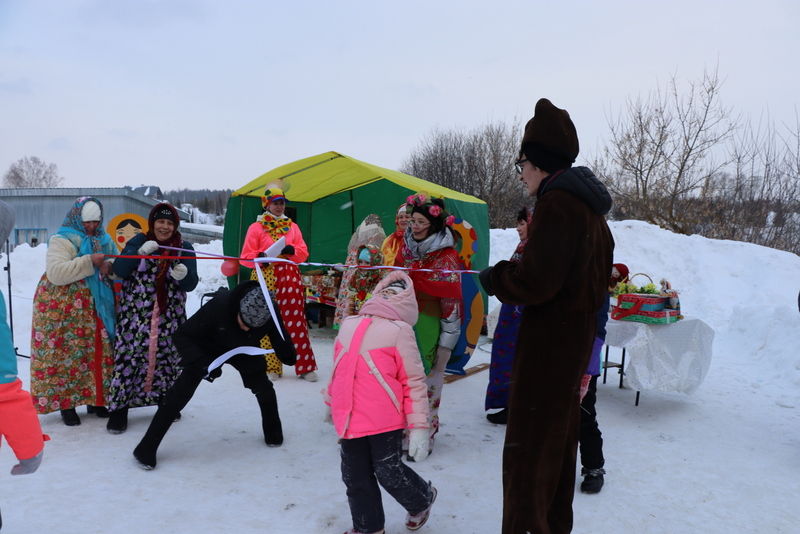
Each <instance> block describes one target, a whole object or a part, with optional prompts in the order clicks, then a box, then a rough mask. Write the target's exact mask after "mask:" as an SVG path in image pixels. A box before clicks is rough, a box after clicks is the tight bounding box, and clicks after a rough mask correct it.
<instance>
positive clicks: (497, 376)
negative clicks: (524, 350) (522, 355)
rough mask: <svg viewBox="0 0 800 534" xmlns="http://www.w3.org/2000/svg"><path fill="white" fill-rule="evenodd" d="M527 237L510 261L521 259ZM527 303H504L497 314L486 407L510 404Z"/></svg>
mask: <svg viewBox="0 0 800 534" xmlns="http://www.w3.org/2000/svg"><path fill="white" fill-rule="evenodd" d="M527 241H528V240H527V239H523V240H522V241H520V242H519V244H518V245H517V248H516V250H514V253H513V254H512V255H511V259H510V261H511V262H514V263H518V262H519V261H520V258H522V251H523V250H524V249H525V243H527ZM523 308H524V306H517V305H514V304H505V303H503V304H501V306H500V314H499V315H498V317H497V327H496V328H495V330H494V338H493V339H492V358H491V363H490V365H489V386H488V387H487V388H486V403H485V409H486V410H492V409H495V408H507V407H508V389H509V387H510V385H511V370H512V368H513V364H514V353H515V352H516V350H517V334H518V333H519V324H520V323H521V322H522V310H523Z"/></svg>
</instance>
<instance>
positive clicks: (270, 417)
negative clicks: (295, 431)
mask: <svg viewBox="0 0 800 534" xmlns="http://www.w3.org/2000/svg"><path fill="white" fill-rule="evenodd" d="M256 400H258V407H259V408H260V409H261V428H262V429H263V431H264V442H265V443H266V444H267V446H269V447H279V446H281V445H282V444H283V427H282V426H281V418H280V416H279V415H278V397H277V396H276V395H275V390H274V389H272V388H269V389H265V390H264V391H260V392H258V393H256Z"/></svg>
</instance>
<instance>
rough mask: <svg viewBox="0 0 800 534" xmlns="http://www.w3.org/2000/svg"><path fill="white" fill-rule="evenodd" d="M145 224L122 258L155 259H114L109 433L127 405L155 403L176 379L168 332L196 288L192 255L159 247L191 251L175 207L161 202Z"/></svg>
mask: <svg viewBox="0 0 800 534" xmlns="http://www.w3.org/2000/svg"><path fill="white" fill-rule="evenodd" d="M148 224H149V228H148V230H147V233H146V234H145V233H140V234H136V235H135V236H134V237H132V238H131V239H130V240H128V242H127V243H126V245H125V249H124V250H123V251H122V256H135V255H141V256H156V257H153V258H148V259H137V258H118V259H117V261H116V262H114V273H116V275H117V276H119V277H120V278H122V279H123V281H122V291H121V292H120V298H119V305H118V306H117V337H116V343H115V345H114V362H115V363H114V376H113V377H112V379H111V388H110V402H109V409H110V410H111V417H109V419H108V424H107V425H106V428H107V430H108V431H109V432H110V433H112V434H121V433H122V432H125V430H126V429H127V428H128V409H129V408H136V407H139V406H154V405H158V404H160V402H161V400H162V398H163V396H164V394H165V393H166V392H167V391H168V390H169V388H170V387H172V384H173V383H174V382H175V380H176V379H177V378H178V375H179V374H180V371H181V369H180V366H179V363H180V356H179V355H178V351H177V349H176V348H175V345H174V343H173V341H172V335H173V334H174V333H175V331H176V330H177V329H178V327H179V326H180V325H181V324H183V323H184V321H186V293H188V292H189V291H192V290H193V289H194V288H195V287H197V281H198V279H197V260H195V259H194V253H191V252H178V251H175V250H169V249H165V248H160V247H162V246H168V247H175V248H183V249H188V250H194V249H193V248H192V245H191V244H190V243H189V242H187V241H184V240H183V239H182V237H181V233H180V232H179V231H178V227H179V226H180V218H179V217H178V211H177V210H176V209H175V208H174V207H173V206H172V205H170V204H168V203H166V202H163V203H160V204H156V205H155V206H153V209H152V210H150V215H149V217H148ZM157 256H165V257H175V256H180V257H181V259H166V258H164V259H160V258H157Z"/></svg>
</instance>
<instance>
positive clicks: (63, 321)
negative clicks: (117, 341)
mask: <svg viewBox="0 0 800 534" xmlns="http://www.w3.org/2000/svg"><path fill="white" fill-rule="evenodd" d="M113 366H114V358H113V353H112V350H111V343H110V341H109V338H108V333H107V332H106V329H105V327H104V326H103V322H102V321H101V320H100V318H99V317H98V316H97V313H96V312H95V307H94V300H93V298H92V293H91V292H90V291H89V288H88V286H87V285H86V283H85V282H84V281H83V280H80V281H78V282H74V283H72V284H67V285H64V286H56V285H53V284H51V283H50V281H49V280H48V279H47V275H42V278H41V280H39V285H37V286H36V293H35V294H34V297H33V326H32V332H31V395H32V396H33V402H34V405H35V406H36V410H37V412H39V413H41V414H44V413H50V412H54V411H57V410H66V409H68V408H75V407H77V406H83V405H93V406H105V404H106V400H105V395H106V391H107V390H108V385H109V382H110V379H111V372H112V370H113Z"/></svg>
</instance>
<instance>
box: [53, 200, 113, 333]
mask: <svg viewBox="0 0 800 534" xmlns="http://www.w3.org/2000/svg"><path fill="white" fill-rule="evenodd" d="M89 201H92V202H96V203H97V205H98V206H100V209H101V211H102V209H103V204H102V203H101V202H100V201H99V200H97V199H96V198H94V197H80V198H78V199H77V200H76V201H75V203H74V204H73V205H72V207H71V208H70V210H69V211H68V212H67V215H66V217H64V222H62V223H61V227H60V228H59V229H58V230H57V231H56V235H58V236H60V237H63V238H64V239H67V240H68V241H69V242H70V243H72V244H73V246H74V247H75V249H76V250H77V251H78V256H86V255H87V254H94V253H95V252H102V253H103V254H106V255H112V254H115V253H116V252H117V250H116V247H115V246H114V243H113V241H112V240H111V237H109V235H108V234H107V233H106V231H105V230H104V229H103V219H102V217H101V218H100V221H99V222H100V224H98V225H97V230H95V234H94V235H93V236H90V235H88V234H87V233H86V231H85V230H84V229H83V219H82V218H81V211H82V210H83V205H84V204H86V203H87V202H89ZM84 281H85V282H86V285H87V286H88V287H89V291H90V292H91V293H92V299H93V300H94V307H95V310H97V315H98V316H100V319H101V320H102V321H103V325H104V326H105V327H106V332H107V333H108V336H109V338H111V339H112V340H113V339H114V335H115V328H116V320H115V315H114V291H113V289H111V284H110V283H109V281H108V279H100V271H99V270H98V269H97V268H95V269H94V272H93V273H92V274H91V275H89V276H87V277H86V278H84Z"/></svg>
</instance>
